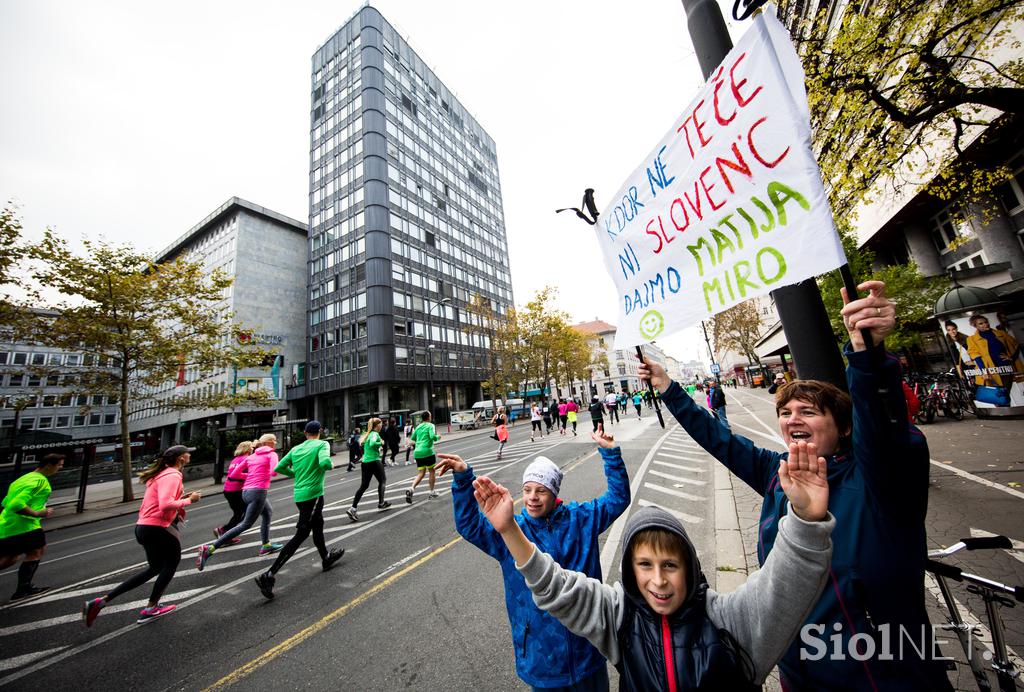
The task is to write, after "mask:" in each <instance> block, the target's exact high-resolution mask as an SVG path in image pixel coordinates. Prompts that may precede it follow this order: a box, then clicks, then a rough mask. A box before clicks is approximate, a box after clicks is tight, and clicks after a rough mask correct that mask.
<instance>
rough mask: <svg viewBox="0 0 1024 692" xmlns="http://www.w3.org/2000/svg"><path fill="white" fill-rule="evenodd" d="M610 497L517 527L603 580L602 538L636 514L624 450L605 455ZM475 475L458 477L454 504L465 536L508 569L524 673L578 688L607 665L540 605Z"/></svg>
mask: <svg viewBox="0 0 1024 692" xmlns="http://www.w3.org/2000/svg"><path fill="white" fill-rule="evenodd" d="M600 452H601V457H602V458H603V459H604V474H605V478H606V479H607V482H608V490H606V491H605V493H604V495H602V496H601V497H598V498H596V499H593V500H590V501H588V502H568V503H565V502H561V501H559V502H558V504H557V505H556V507H555V509H554V511H552V512H551V514H549V515H548V516H547V517H544V518H543V519H534V518H533V517H531V516H530V515H529V514H527V512H526V510H525V509H524V510H523V511H522V512H520V513H519V514H518V515H516V522H517V523H518V524H519V526H520V527H522V529H523V533H525V534H526V537H527V538H529V539H530V540H531V541H533V543H534V544H536V545H537V547H538V548H539V549H540V550H543V551H544V552H545V553H548V554H549V555H551V557H553V558H554V559H555V561H556V562H558V564H560V565H562V567H564V568H566V569H571V570H576V571H578V572H583V573H584V574H586V575H587V576H590V577H594V578H595V579H601V561H600V551H599V550H598V546H597V538H598V536H599V535H601V534H602V533H603V532H604V531H606V530H607V529H608V527H609V526H611V525H612V523H613V522H614V521H615V520H616V519H617V518H618V517H619V515H620V514H622V513H623V512H624V511H626V508H627V507H629V501H630V494H629V477H628V475H627V474H626V465H625V464H624V463H623V461H622V453H621V452H620V450H619V448H618V447H616V448H614V449H603V448H600ZM475 477H476V476H475V475H474V474H473V470H472V469H471V468H470V469H467V470H466V471H463V472H461V473H456V474H454V479H453V480H452V501H453V504H454V508H455V528H456V529H457V530H458V532H459V535H460V536H462V537H463V538H465V539H466V540H467V541H469V542H470V543H472V544H473V545H475V546H476V547H477V548H479V549H480V550H482V551H484V552H485V553H487V554H488V555H490V556H491V557H493V558H494V559H495V560H497V561H498V563H499V564H500V565H501V574H502V578H503V579H504V582H505V607H506V609H507V610H508V620H509V624H510V625H511V626H512V644H513V648H514V649H515V653H516V673H517V674H518V675H519V677H520V678H522V679H523V681H524V682H526V683H527V684H528V685H532V686H534V687H562V686H566V685H575V684H576V683H578V682H580V681H581V680H583V679H585V678H588V677H590V676H591V675H593V674H594V673H596V672H597V671H598V670H599V669H600V668H602V667H604V665H605V658H604V656H602V655H601V654H600V653H599V652H598V650H597V649H595V648H594V647H593V646H592V645H591V644H590V642H588V641H587V640H586V639H583V638H582V637H577V636H576V635H575V634H573V633H572V632H570V631H569V630H567V629H565V627H563V626H562V624H561V623H560V622H558V620H556V619H555V618H553V617H552V616H551V615H548V614H547V613H544V612H542V611H541V610H540V609H539V608H537V606H536V605H534V603H533V595H532V594H531V593H530V589H528V588H527V586H526V582H525V581H524V580H523V576H522V575H521V574H520V573H519V572H518V570H516V566H515V560H514V559H512V555H511V554H510V553H509V552H508V548H506V547H505V543H504V541H502V539H501V536H500V535H499V534H498V532H497V531H495V530H494V527H493V526H491V524H490V522H489V521H487V518H486V517H484V515H483V514H482V513H481V512H480V510H479V509H478V508H477V503H476V500H475V499H474V498H473V479H474V478H475Z"/></svg>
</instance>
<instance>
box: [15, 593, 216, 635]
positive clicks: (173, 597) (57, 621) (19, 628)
mask: <svg viewBox="0 0 1024 692" xmlns="http://www.w3.org/2000/svg"><path fill="white" fill-rule="evenodd" d="M211 588H213V586H212V585H211V586H204V587H202V588H200V589H189V590H188V591H179V592H177V593H171V594H164V596H163V598H164V600H165V601H166V602H170V601H180V600H184V599H186V598H189V597H191V596H195V595H196V594H199V593H202V592H203V591H206V590H208V589H211ZM148 603H149V599H148V598H143V599H141V600H138V601H132V602H131V603H121V604H119V605H111V606H106V607H105V608H103V612H104V613H120V612H123V611H125V610H135V609H138V608H143V607H145V606H146V605H147V604H148ZM81 619H82V614H81V613H74V614H73V615H59V616H57V617H55V618H46V619H45V620H36V621H35V622H24V623H22V624H20V625H11V626H10V627H0V637H9V636H11V635H12V634H21V633H22V632H32V631H34V630H38V629H43V628H44V627H53V626H55V625H63V624H65V623H68V622H74V621H76V620H81Z"/></svg>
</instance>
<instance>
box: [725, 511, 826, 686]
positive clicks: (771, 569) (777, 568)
mask: <svg viewBox="0 0 1024 692" xmlns="http://www.w3.org/2000/svg"><path fill="white" fill-rule="evenodd" d="M835 525H836V520H835V517H833V516H832V514H831V513H830V514H829V515H828V517H826V519H825V520H824V521H817V522H807V521H803V520H802V519H800V518H799V517H797V516H796V515H794V514H788V515H786V516H785V517H783V518H782V519H781V521H780V522H779V533H778V537H777V538H776V539H775V545H774V547H773V548H772V551H771V553H769V554H768V559H767V560H765V563H764V567H762V568H761V569H760V570H758V571H757V572H754V573H753V574H751V575H750V577H749V578H748V579H747V581H746V583H744V584H743V585H742V586H740V588H738V589H736V591H733V592H732V593H727V594H720V593H715V592H714V591H711V590H709V591H708V598H707V610H708V617H710V618H711V621H712V622H713V623H714V624H715V625H716V626H717V627H719V628H723V629H725V630H728V631H729V633H730V634H732V636H733V637H735V639H736V641H737V642H738V643H739V644H740V646H742V647H743V649H744V651H746V652H747V653H748V654H749V655H750V658H751V660H752V661H753V664H754V680H753V682H754V683H755V684H758V685H760V684H761V683H762V682H764V679H765V678H766V677H767V676H768V673H769V672H771V669H772V668H773V667H774V666H775V664H776V663H778V661H779V659H780V658H782V655H783V654H784V653H785V652H786V649H788V648H789V644H790V642H792V641H793V639H794V638H795V637H796V635H797V632H798V631H799V629H800V626H801V625H802V624H803V623H804V621H805V620H806V619H807V616H808V615H809V614H810V612H811V609H812V608H813V607H814V604H815V603H817V601H818V596H820V595H821V590H822V588H823V587H824V586H825V580H826V579H827V577H828V566H829V563H830V562H831V560H832V539H831V534H832V529H833V527H835Z"/></svg>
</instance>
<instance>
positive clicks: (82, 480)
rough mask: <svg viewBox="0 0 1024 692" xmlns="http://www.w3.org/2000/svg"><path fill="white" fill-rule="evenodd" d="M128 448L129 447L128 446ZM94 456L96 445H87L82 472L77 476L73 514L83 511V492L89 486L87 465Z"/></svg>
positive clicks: (88, 465) (122, 449)
mask: <svg viewBox="0 0 1024 692" xmlns="http://www.w3.org/2000/svg"><path fill="white" fill-rule="evenodd" d="M129 449H130V447H129ZM124 453H125V452H124V446H123V445H122V446H121V454H124ZM95 457H96V445H88V446H86V448H85V453H84V454H83V455H82V472H81V474H79V476H78V500H77V501H76V502H75V514H81V513H82V512H84V511H85V493H86V491H87V490H88V488H89V467H90V466H91V465H92V461H93V459H94V458H95Z"/></svg>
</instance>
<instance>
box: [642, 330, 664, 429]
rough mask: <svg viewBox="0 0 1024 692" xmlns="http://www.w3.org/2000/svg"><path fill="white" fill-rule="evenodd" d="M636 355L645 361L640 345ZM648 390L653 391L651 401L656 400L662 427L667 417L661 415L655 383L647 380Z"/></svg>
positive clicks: (656, 409)
mask: <svg viewBox="0 0 1024 692" xmlns="http://www.w3.org/2000/svg"><path fill="white" fill-rule="evenodd" d="M636 357H637V358H639V359H640V362H641V363H643V362H644V352H643V351H641V350H640V347H639V346H637V347H636ZM647 391H648V392H650V393H651V401H652V402H654V412H655V413H657V414H658V422H659V423H661V427H663V428H664V427H665V419H664V418H663V417H662V415H661V406H659V405H658V397H657V396H655V394H654V383H653V382H651V381H650V380H647Z"/></svg>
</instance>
